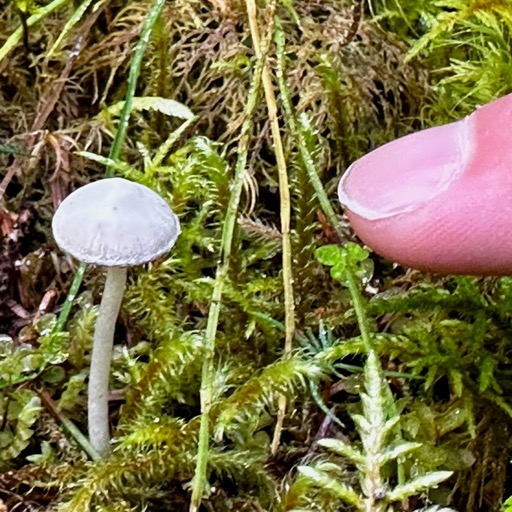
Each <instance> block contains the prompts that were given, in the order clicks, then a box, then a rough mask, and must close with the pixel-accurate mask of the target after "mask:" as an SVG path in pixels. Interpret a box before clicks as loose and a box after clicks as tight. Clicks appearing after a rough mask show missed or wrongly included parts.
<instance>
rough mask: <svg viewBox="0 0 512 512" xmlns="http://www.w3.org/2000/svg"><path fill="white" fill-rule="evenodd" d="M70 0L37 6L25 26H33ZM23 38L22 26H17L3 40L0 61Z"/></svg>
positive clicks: (56, 0) (54, 1)
mask: <svg viewBox="0 0 512 512" xmlns="http://www.w3.org/2000/svg"><path fill="white" fill-rule="evenodd" d="M69 2H70V0H53V2H50V3H49V4H48V5H45V6H43V7H39V8H37V9H36V10H35V11H34V14H32V16H30V17H29V18H27V28H30V27H33V26H34V25H36V24H37V23H38V22H40V21H41V20H42V19H44V18H46V16H49V15H50V14H51V13H52V12H53V11H56V10H57V9H58V8H59V7H61V6H63V5H64V4H67V3H69ZM22 38H23V26H21V25H20V26H19V27H18V28H17V29H16V30H15V31H14V32H13V33H12V34H11V35H10V36H9V37H8V38H7V40H6V41H5V43H4V44H3V46H2V47H1V48H0V62H1V61H2V60H3V59H4V58H5V56H6V55H8V54H9V53H10V52H11V51H12V50H13V49H14V48H15V46H16V45H17V44H18V43H19V42H20V41H21V39H22Z"/></svg>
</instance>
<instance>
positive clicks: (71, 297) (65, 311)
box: [53, 261, 87, 333]
mask: <svg viewBox="0 0 512 512" xmlns="http://www.w3.org/2000/svg"><path fill="white" fill-rule="evenodd" d="M86 268H87V264H86V263H84V262H82V261H81V262H80V265H78V269H77V271H76V273H75V277H74V278H73V282H72V283H71V287H70V288H69V292H68V295H67V297H66V300H65V301H64V305H63V306H62V310H61V312H60V314H59V318H58V319H57V322H56V323H55V327H54V328H53V332H54V333H55V332H60V331H63V330H64V326H65V325H66V322H67V320H68V316H69V312H70V311H71V307H72V306H73V302H74V301H75V298H76V295H77V293H78V290H79V288H80V285H81V284H82V279H83V278H84V273H85V269H86Z"/></svg>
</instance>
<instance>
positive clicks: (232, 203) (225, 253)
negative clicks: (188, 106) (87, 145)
mask: <svg viewBox="0 0 512 512" xmlns="http://www.w3.org/2000/svg"><path fill="white" fill-rule="evenodd" d="M268 45H269V41H268V40H267V41H266V42H265V44H264V45H263V50H262V54H261V55H260V58H259V59H258V60H257V61H256V66H255V69H254V76H253V79H252V84H251V88H250V90H249V94H248V96H247V106H246V109H245V121H244V123H243V125H242V128H241V135H240V142H239V144H238V151H237V154H238V159H237V161H236V166H235V175H234V178H233V183H232V186H231V194H230V197H229V203H228V208H227V212H226V217H225V219H224V223H223V226H222V239H221V249H220V251H221V252H220V256H219V262H218V266H217V271H216V274H215V283H214V285H213V293H212V299H211V302H210V309H209V311H208V321H207V324H206V331H205V335H204V358H203V368H202V375H201V424H200V427H199V441H198V446H197V459H196V470H195V474H194V479H193V482H192V498H191V501H190V508H189V511H190V512H197V511H198V510H199V506H200V505H201V501H202V498H203V494H204V490H205V488H206V485H207V467H208V457H209V444H210V409H211V405H212V399H213V385H214V384H213V378H214V371H215V369H214V364H213V357H214V354H215V337H216V334H217V326H218V323H219V315H220V307H221V301H222V292H223V289H224V282H225V281H226V278H227V276H228V271H229V263H230V257H231V249H232V245H233V234H234V231H235V226H236V219H237V215H238V206H239V203H240V196H241V194H242V188H243V184H244V174H245V169H246V164H247V154H248V150H249V140H250V136H251V132H252V129H253V125H254V119H253V117H254V112H255V111H256V108H257V106H258V99H259V93H260V88H261V73H262V69H263V63H264V56H265V55H266V52H267V51H268Z"/></svg>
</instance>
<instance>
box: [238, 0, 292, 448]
mask: <svg viewBox="0 0 512 512" xmlns="http://www.w3.org/2000/svg"><path fill="white" fill-rule="evenodd" d="M246 5H247V14H248V17H249V26H250V28H251V37H252V41H253V45H254V50H255V51H256V55H257V56H260V55H261V48H260V35H259V29H258V21H257V18H256V3H255V1H254V0H247V2H246ZM274 8H275V5H274V4H273V3H271V5H270V6H269V11H270V12H269V16H268V17H269V18H270V20H272V19H273V17H274ZM271 30H272V27H270V28H269V31H271ZM261 79H262V82H263V89H264V91H265V100H266V102H267V110H268V118H269V121H270V128H271V130H272V140H273V142H274V154H275V156H276V163H277V172H278V179H279V200H280V215H281V239H282V244H283V255H282V258H283V288H284V313H285V327H286V330H285V344H284V356H285V357H290V355H291V353H292V346H293V334H294V332H295V304H294V299H293V274H292V249H291V242H290V210H291V206H290V187H289V184H288V173H287V169H286V160H285V156H284V150H283V142H282V139H281V132H280V128H279V120H278V118H277V104H276V96H275V94H274V87H273V84H272V78H271V76H270V72H269V69H268V64H267V63H265V66H264V67H263V71H262V77H261ZM285 413H286V397H285V396H284V395H281V396H280V397H279V406H278V413H277V422H276V426H275V429H274V436H273V439H272V446H271V450H272V453H273V454H274V455H275V454H276V452H277V449H278V447H279V441H280V439H281V431H282V428H283V422H284V416H285Z"/></svg>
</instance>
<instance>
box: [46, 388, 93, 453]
mask: <svg viewBox="0 0 512 512" xmlns="http://www.w3.org/2000/svg"><path fill="white" fill-rule="evenodd" d="M39 396H40V398H41V400H42V401H43V403H44V404H45V405H46V407H48V409H49V410H50V412H51V414H52V415H53V416H54V417H55V419H56V420H57V421H58V422H60V423H62V426H63V427H64V429H65V430H66V431H67V432H68V434H69V435H70V436H71V437H72V438H73V439H74V440H75V442H76V443H77V444H78V446H80V448H82V450H83V451H84V452H85V453H86V454H87V455H88V456H89V458H90V459H91V460H94V461H96V460H100V459H101V457H100V455H99V453H98V452H97V451H96V450H95V449H94V448H93V447H92V446H91V443H89V440H88V439H87V437H85V436H84V435H83V434H82V432H81V431H80V429H79V428H78V427H77V426H76V425H75V424H74V423H73V422H72V421H71V420H70V419H69V418H68V417H67V416H66V415H65V414H64V413H63V412H62V411H61V410H60V408H59V407H58V405H57V404H56V403H55V402H54V401H53V399H52V397H51V396H50V394H49V393H48V391H41V392H40V393H39Z"/></svg>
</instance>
